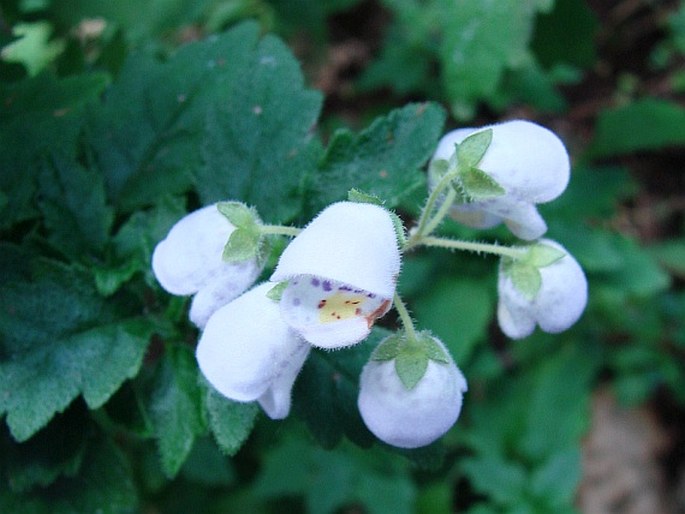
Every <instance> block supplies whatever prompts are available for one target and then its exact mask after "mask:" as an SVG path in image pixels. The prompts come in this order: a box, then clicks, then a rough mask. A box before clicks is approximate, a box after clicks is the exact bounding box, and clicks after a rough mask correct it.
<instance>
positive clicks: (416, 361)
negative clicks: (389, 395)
mask: <svg viewBox="0 0 685 514" xmlns="http://www.w3.org/2000/svg"><path fill="white" fill-rule="evenodd" d="M427 368H428V356H427V355H426V354H425V353H424V352H423V349H422V348H408V347H406V346H405V347H404V348H402V349H401V350H400V353H399V354H398V355H397V357H396V358H395V371H396V372H397V376H398V377H399V378H400V381H401V382H402V384H403V385H404V387H406V388H407V389H413V388H414V386H416V384H418V383H419V381H420V380H421V379H422V378H423V376H424V375H425V374H426V369H427Z"/></svg>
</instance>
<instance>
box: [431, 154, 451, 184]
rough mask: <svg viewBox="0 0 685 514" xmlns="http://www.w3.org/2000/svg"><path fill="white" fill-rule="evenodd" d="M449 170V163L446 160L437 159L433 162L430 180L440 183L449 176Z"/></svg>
mask: <svg viewBox="0 0 685 514" xmlns="http://www.w3.org/2000/svg"><path fill="white" fill-rule="evenodd" d="M449 169H450V163H449V161H447V160H445V159H436V160H434V161H433V162H431V164H430V169H429V170H428V174H429V175H430V178H431V179H433V180H435V183H436V184H437V183H438V181H439V180H440V179H441V178H442V177H444V176H445V175H446V174H447V172H448V171H449Z"/></svg>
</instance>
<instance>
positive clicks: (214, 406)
mask: <svg viewBox="0 0 685 514" xmlns="http://www.w3.org/2000/svg"><path fill="white" fill-rule="evenodd" d="M205 404H206V406H207V413H208V414H209V428H210V430H211V431H212V434H214V439H215V440H216V442H217V444H218V445H219V448H220V449H221V451H222V452H223V453H225V454H226V455H229V456H232V455H235V454H236V453H237V452H238V450H240V448H241V447H242V445H243V444H244V443H245V441H246V440H247V438H248V436H249V435H250V433H251V432H252V427H254V424H255V421H256V420H257V415H258V414H259V406H258V405H257V403H256V402H250V403H239V402H234V401H232V400H229V399H228V398H225V397H223V396H221V394H219V393H218V392H217V391H215V390H214V389H213V388H211V387H210V386H207V393H206V395H205Z"/></svg>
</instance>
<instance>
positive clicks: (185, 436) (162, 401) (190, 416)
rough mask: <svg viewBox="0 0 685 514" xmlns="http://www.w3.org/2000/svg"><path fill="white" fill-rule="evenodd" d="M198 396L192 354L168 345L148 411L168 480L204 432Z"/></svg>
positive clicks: (200, 398) (202, 414)
mask: <svg viewBox="0 0 685 514" xmlns="http://www.w3.org/2000/svg"><path fill="white" fill-rule="evenodd" d="M201 393H202V391H201V389H200V386H199V384H198V368H197V363H196V362H195V356H194V355H193V353H192V351H191V350H190V349H189V348H188V347H185V346H170V345H168V346H167V347H166V352H165V354H164V357H163V359H162V361H161V363H160V366H159V368H158V369H157V371H156V374H155V377H154V378H153V384H152V392H151V396H150V399H149V405H148V410H149V415H150V419H151V420H152V425H153V427H154V430H155V437H156V439H157V443H158V448H159V453H160V457H161V461H162V469H163V470H164V472H165V473H166V474H167V476H169V477H173V476H175V475H176V473H178V470H179V469H180V468H181V466H182V465H183V463H184V462H185V460H186V458H187V457H188V454H189V453H190V451H191V450H192V449H193V443H194V442H195V438H196V437H197V436H199V435H201V434H202V433H204V431H205V430H206V420H205V419H204V413H203V409H202V394H201Z"/></svg>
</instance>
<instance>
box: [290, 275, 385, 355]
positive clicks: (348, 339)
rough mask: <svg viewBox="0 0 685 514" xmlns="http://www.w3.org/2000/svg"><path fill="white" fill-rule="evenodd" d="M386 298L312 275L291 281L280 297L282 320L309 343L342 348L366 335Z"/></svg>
mask: <svg viewBox="0 0 685 514" xmlns="http://www.w3.org/2000/svg"><path fill="white" fill-rule="evenodd" d="M390 306H391V300H390V299H389V298H383V297H382V296H379V295H376V294H374V293H369V292H367V291H364V290H362V289H354V288H352V287H350V286H348V285H347V284H343V283H341V282H336V281H334V280H327V279H321V278H319V277H313V276H311V275H302V276H299V277H297V278H294V279H292V280H291V281H290V283H289V284H288V287H287V288H286V289H285V291H284V292H283V296H282V297H281V315H282V316H283V320H284V321H285V322H286V323H287V324H288V325H290V327H291V328H293V329H294V330H296V331H297V332H298V333H299V334H300V336H302V337H303V338H304V339H306V340H307V341H308V342H309V343H311V344H313V345H315V346H319V347H321V348H329V349H332V348H341V347H343V346H349V345H352V344H355V343H358V342H359V341H361V340H362V339H364V338H365V337H366V336H368V335H369V332H370V331H371V327H372V326H373V323H374V321H375V320H376V319H377V318H379V317H380V316H382V315H383V314H385V313H386V312H387V311H388V310H389V309H390Z"/></svg>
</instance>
